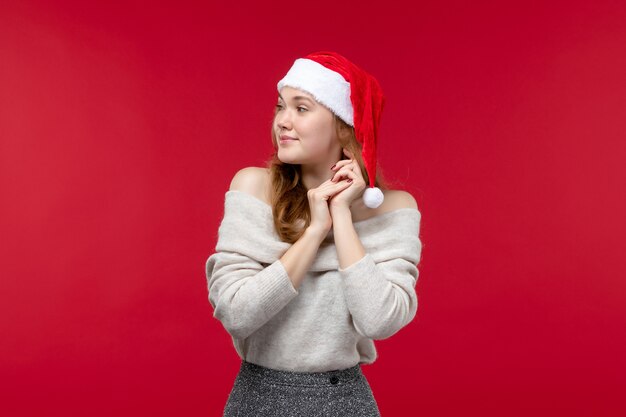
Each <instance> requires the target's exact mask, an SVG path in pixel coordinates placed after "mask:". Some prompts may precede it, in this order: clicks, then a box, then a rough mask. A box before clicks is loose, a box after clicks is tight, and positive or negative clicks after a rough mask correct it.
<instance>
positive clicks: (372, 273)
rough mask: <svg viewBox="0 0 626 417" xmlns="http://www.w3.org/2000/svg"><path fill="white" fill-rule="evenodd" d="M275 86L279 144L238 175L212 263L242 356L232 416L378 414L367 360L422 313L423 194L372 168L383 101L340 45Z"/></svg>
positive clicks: (218, 313) (223, 313)
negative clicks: (418, 197) (390, 183)
mask: <svg viewBox="0 0 626 417" xmlns="http://www.w3.org/2000/svg"><path fill="white" fill-rule="evenodd" d="M277 87H278V103H277V105H276V109H275V112H274V120H273V123H272V141H273V144H274V147H275V149H276V152H275V153H274V155H273V157H272V159H271V161H269V164H268V165H269V166H268V168H267V169H265V168H257V167H248V168H244V169H242V170H240V171H239V172H238V173H237V174H236V175H235V176H234V178H233V179H232V182H231V184H230V189H229V191H227V192H226V195H225V205H224V218H223V220H222V222H221V224H220V228H219V232H218V242H217V245H216V248H215V253H214V254H212V255H211V256H210V257H209V259H208V260H207V263H206V276H207V282H208V290H209V301H210V303H211V305H212V307H213V309H214V314H213V316H214V317H215V318H217V319H218V320H220V321H221V323H222V324H223V325H224V327H225V329H226V330H227V331H228V333H229V334H230V335H231V336H232V339H233V343H234V346H235V349H236V350H237V353H238V354H239V356H240V357H241V359H242V362H241V368H240V370H239V373H238V375H237V377H236V379H235V383H234V386H233V388H232V391H231V393H230V395H229V397H228V401H227V403H226V406H225V408H224V416H296V415H298V416H317V415H320V416H321V415H324V416H333V415H336V416H361V417H363V416H380V411H379V409H378V406H377V403H376V400H375V399H374V396H373V393H372V390H371V388H370V385H369V383H368V381H367V379H366V378H365V376H364V374H363V373H362V371H361V364H370V363H373V362H374V361H375V360H376V357H377V353H376V348H375V346H374V342H373V340H380V339H385V338H388V337H390V336H391V335H393V334H395V333H396V332H398V331H399V330H400V329H401V328H402V327H404V326H406V325H407V324H408V323H409V322H410V321H411V320H412V319H413V318H414V317H415V314H416V311H417V296H416V293H415V283H416V281H417V278H418V270H417V264H418V263H419V260H420V254H421V247H422V246H421V242H420V239H419V236H418V235H419V224H420V218H421V215H420V212H419V211H418V208H417V204H416V202H415V199H414V198H413V197H412V196H411V195H410V194H409V193H407V192H404V191H394V190H389V189H388V187H387V186H386V185H385V183H384V181H383V180H382V178H381V177H380V175H378V176H377V174H376V140H377V131H378V124H379V120H380V114H381V111H382V108H383V105H384V96H383V94H382V90H381V89H380V86H379V85H378V82H377V81H376V79H375V78H374V77H372V76H371V75H370V74H368V73H366V72H365V71H364V70H362V69H361V68H359V67H357V66H356V65H354V64H353V63H352V62H350V61H348V60H347V59H346V58H345V57H343V56H341V55H339V54H337V53H335V52H330V51H321V52H316V53H312V54H309V55H307V56H306V57H305V58H300V59H297V60H296V61H295V62H294V64H293V66H292V67H291V69H290V70H289V72H288V73H287V74H286V76H285V77H284V78H283V79H282V80H280V81H279V83H278V86H277ZM368 185H369V186H368ZM379 187H381V188H382V189H383V190H384V192H383V191H382V190H381V189H380V188H379Z"/></svg>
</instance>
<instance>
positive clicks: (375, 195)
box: [363, 187, 385, 208]
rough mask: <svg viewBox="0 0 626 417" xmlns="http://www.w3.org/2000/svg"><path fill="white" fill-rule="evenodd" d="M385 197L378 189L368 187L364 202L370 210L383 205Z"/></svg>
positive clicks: (364, 194)
mask: <svg viewBox="0 0 626 417" xmlns="http://www.w3.org/2000/svg"><path fill="white" fill-rule="evenodd" d="M384 199H385V195H384V194H383V192H382V191H380V188H378V187H367V188H366V189H365V192H363V202H364V203H365V205H366V206H367V207H369V208H376V207H378V206H380V205H381V204H382V203H383V200H384Z"/></svg>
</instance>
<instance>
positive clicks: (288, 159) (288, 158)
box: [276, 149, 300, 165]
mask: <svg viewBox="0 0 626 417" xmlns="http://www.w3.org/2000/svg"><path fill="white" fill-rule="evenodd" d="M276 156H277V157H278V159H279V160H280V162H282V163H284V164H292V165H299V164H300V159H298V158H296V157H294V156H292V155H289V152H284V151H282V152H281V150H280V149H279V150H278V153H277V154H276Z"/></svg>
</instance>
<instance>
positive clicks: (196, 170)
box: [0, 0, 626, 417]
mask: <svg viewBox="0 0 626 417" xmlns="http://www.w3.org/2000/svg"><path fill="white" fill-rule="evenodd" d="M624 22H626V5H625V4H624V2H621V1H595V2H591V1H589V2H587V1H578V2H576V1H574V2H572V1H567V2H566V1H558V2H556V1H555V2H527V1H515V2H511V1H508V2H485V1H472V2H468V1H455V2H452V1H441V2H436V1H430V2H411V3H409V2H407V3H404V4H400V3H395V4H394V3H391V2H388V3H381V4H376V5H375V6H374V5H372V6H368V5H366V4H364V3H361V2H356V1H352V2H345V3H341V2H325V1H321V2H315V3H310V2H308V3H307V2H289V3H284V4H280V3H271V4H270V3H256V2H255V3H250V4H244V3H241V2H219V3H211V2H199V1H198V2H191V1H177V2H160V3H159V2H157V3H155V2H138V1H123V2H122V1H113V2H110V1H107V2H83V1H55V2H45V1H33V0H21V1H5V2H2V4H1V5H0V187H1V188H0V191H1V196H0V198H1V211H0V227H1V230H0V235H1V237H0V244H1V246H0V257H1V258H0V261H1V263H0V267H1V270H0V279H1V281H0V286H1V287H0V298H1V299H0V303H1V304H0V305H1V308H2V315H1V316H0V384H1V390H0V414H1V415H3V416H11V417H16V416H42V415H43V416H57V415H58V416H85V415H90V416H93V417H96V416H172V415H183V416H220V415H221V412H222V408H223V406H224V404H225V402H226V399H227V395H228V393H229V391H230V389H231V387H232V384H233V382H234V377H235V375H236V372H237V370H238V367H239V357H238V356H237V354H236V352H235V350H234V347H233V346H232V342H231V339H230V336H229V335H228V334H227V333H226V331H225V330H224V328H223V327H222V325H221V323H220V322H219V321H218V320H216V319H214V318H213V317H212V309H211V307H210V304H209V302H208V298H207V288H206V277H205V275H204V273H205V272H204V266H205V261H206V259H207V258H208V256H209V255H210V254H211V253H212V252H213V249H214V245H215V242H216V237H217V228H218V226H219V222H220V220H221V216H222V213H223V211H222V210H223V199H224V193H225V191H226V190H227V189H228V185H229V183H230V179H231V178H232V176H233V175H234V173H235V172H236V171H237V170H238V169H240V168H243V167H245V166H252V165H256V166H262V164H263V162H264V161H265V159H266V158H267V157H268V156H269V155H270V152H271V150H272V148H271V142H270V135H269V127H270V122H271V114H272V110H273V106H274V104H275V100H276V89H275V88H276V87H275V86H276V82H277V81H278V80H279V79H280V78H281V77H282V76H283V75H284V73H285V72H286V71H287V70H288V69H289V67H290V66H291V64H292V62H293V60H294V59H295V58H297V57H300V56H302V55H304V54H306V53H309V52H312V51H315V50H321V49H332V50H336V51H338V52H340V53H342V54H344V55H345V56H347V57H348V58H349V59H351V60H353V61H354V62H356V63H357V64H359V65H361V66H362V67H363V68H365V69H366V70H368V71H369V72H371V73H372V74H374V75H375V76H376V77H377V78H378V79H379V81H380V83H381V85H382V87H383V90H384V91H385V94H386V96H387V99H388V101H387V106H386V108H385V112H384V114H383V116H382V121H381V132H380V145H379V162H380V164H381V167H382V169H383V170H384V172H385V174H386V175H387V177H388V178H389V179H391V180H393V181H395V182H396V183H397V184H399V186H398V188H403V189H405V190H407V191H409V192H411V193H412V194H413V195H414V196H415V198H416V199H417V201H418V205H419V207H420V211H421V213H422V228H421V237H422V239H423V243H424V248H423V252H422V260H421V263H420V265H419V269H420V276H419V280H418V284H417V291H418V297H419V308H418V313H417V316H416V318H415V320H414V321H413V322H412V323H411V324H410V325H408V326H407V327H406V328H404V329H402V330H401V331H400V332H399V333H398V334H396V335H395V336H393V337H392V338H390V339H387V340H383V341H378V342H376V344H377V347H378V352H379V359H378V361H377V362H375V363H374V364H373V365H370V366H364V368H363V369H364V372H365V374H366V376H367V377H368V380H369V381H370V384H371V386H372V389H373V391H374V394H375V397H376V399H377V401H378V403H379V407H380V409H381V411H382V415H383V416H385V417H390V416H400V415H411V416H412V415H415V416H429V417H435V416H457V415H463V416H481V417H486V416H509V417H514V416H527V415H533V416H554V415H568V416H570V417H574V416H589V415H596V416H612V415H615V416H618V415H619V416H622V415H626V403H625V400H624V397H623V394H624V392H626V356H625V355H624V348H625V347H626V281H625V280H624V277H625V274H626V265H625V253H624V252H625V249H626V245H625V244H624V238H625V237H626V220H625V216H624V213H625V212H626V193H625V191H624V190H625V189H626V187H625V185H626V170H625V168H624V162H625V161H626V122H625V121H626V46H625V45H626V29H625V26H624Z"/></svg>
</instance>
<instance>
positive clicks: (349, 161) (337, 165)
mask: <svg viewBox="0 0 626 417" xmlns="http://www.w3.org/2000/svg"><path fill="white" fill-rule="evenodd" d="M352 162H354V159H342V160H341V161H337V163H336V164H335V166H333V167H332V168H331V170H333V171H337V170H338V169H339V168H341V167H342V166H344V165H348V164H351V163H352Z"/></svg>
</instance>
